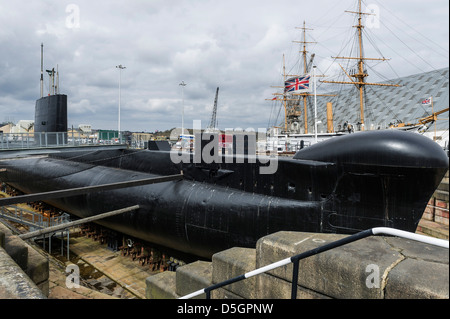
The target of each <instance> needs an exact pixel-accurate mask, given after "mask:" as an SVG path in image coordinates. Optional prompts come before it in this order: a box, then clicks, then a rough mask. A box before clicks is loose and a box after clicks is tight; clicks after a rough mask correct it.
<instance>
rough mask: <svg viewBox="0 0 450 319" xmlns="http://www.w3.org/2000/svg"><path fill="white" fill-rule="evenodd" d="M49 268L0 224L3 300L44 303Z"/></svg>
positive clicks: (37, 254)
mask: <svg viewBox="0 0 450 319" xmlns="http://www.w3.org/2000/svg"><path fill="white" fill-rule="evenodd" d="M48 279H49V264H48V260H47V258H45V257H44V256H42V255H41V254H39V253H38V252H37V251H36V250H35V249H34V248H32V247H31V246H30V245H29V244H27V243H26V242H25V241H23V240H22V239H20V238H19V237H18V236H16V235H14V234H13V233H12V232H11V230H10V229H9V228H8V227H6V226H5V225H4V224H2V223H1V222H0V299H45V298H46V297H47V296H48V291H49V281H48Z"/></svg>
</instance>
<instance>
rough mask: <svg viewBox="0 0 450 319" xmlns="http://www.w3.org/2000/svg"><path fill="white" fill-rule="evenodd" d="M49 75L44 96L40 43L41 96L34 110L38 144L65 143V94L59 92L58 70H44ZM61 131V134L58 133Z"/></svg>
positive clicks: (42, 56)
mask: <svg viewBox="0 0 450 319" xmlns="http://www.w3.org/2000/svg"><path fill="white" fill-rule="evenodd" d="M46 72H47V73H48V75H49V80H50V81H49V92H48V96H44V92H43V87H44V76H43V73H44V45H43V44H41V78H40V84H41V97H40V99H38V100H37V101H36V107H35V112H34V132H35V133H36V134H35V141H36V143H37V144H39V146H40V145H46V146H47V145H54V144H66V143H67V134H64V133H67V95H64V94H59V72H58V67H57V68H56V71H55V69H54V68H52V69H51V70H46ZM59 133H62V134H59Z"/></svg>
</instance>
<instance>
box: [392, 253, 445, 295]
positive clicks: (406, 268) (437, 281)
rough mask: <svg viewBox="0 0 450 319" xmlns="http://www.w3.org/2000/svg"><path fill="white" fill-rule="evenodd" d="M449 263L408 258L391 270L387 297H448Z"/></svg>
mask: <svg viewBox="0 0 450 319" xmlns="http://www.w3.org/2000/svg"><path fill="white" fill-rule="evenodd" d="M448 283H449V269H448V264H447V265H446V264H441V263H436V262H430V261H425V260H416V259H412V258H408V259H406V260H404V261H402V262H401V263H399V264H398V265H397V266H396V267H395V268H394V269H392V270H391V271H390V272H389V275H388V280H387V285H386V299H448V298H449V284H448Z"/></svg>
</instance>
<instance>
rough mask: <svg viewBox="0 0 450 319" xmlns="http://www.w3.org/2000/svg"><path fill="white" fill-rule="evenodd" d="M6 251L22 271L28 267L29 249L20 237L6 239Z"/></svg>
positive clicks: (7, 237) (13, 236) (12, 236)
mask: <svg viewBox="0 0 450 319" xmlns="http://www.w3.org/2000/svg"><path fill="white" fill-rule="evenodd" d="M5 251H6V252H7V253H8V255H10V256H11V258H12V259H13V260H14V261H15V262H16V263H17V265H19V267H20V268H22V269H27V267H28V247H27V246H26V245H24V241H23V240H22V239H20V238H19V237H18V236H15V235H11V236H6V238H5Z"/></svg>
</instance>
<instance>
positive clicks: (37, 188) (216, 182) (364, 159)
mask: <svg viewBox="0 0 450 319" xmlns="http://www.w3.org/2000/svg"><path fill="white" fill-rule="evenodd" d="M197 139H198V140H199V142H198V144H197V142H196V148H195V149H196V150H199V151H196V152H194V153H193V154H189V153H188V154H183V158H182V160H174V159H177V158H178V157H177V156H180V155H181V154H182V153H180V152H178V151H164V150H149V149H145V150H134V149H127V148H123V149H110V150H101V151H96V150H92V149H87V150H82V151H69V150H65V151H61V152H56V153H52V154H48V155H47V156H44V157H42V156H40V157H28V158H21V159H14V160H3V161H2V162H1V163H0V166H1V168H6V170H3V172H1V173H0V180H1V181H2V182H5V183H7V184H9V185H11V186H12V187H14V188H16V189H18V190H21V191H22V192H24V193H36V192H45V191H53V190H59V189H69V188H75V187H83V186H91V185H102V184H109V183H114V182H121V181H131V180H139V179H144V178H151V177H158V176H164V175H172V174H179V173H180V172H182V173H183V179H182V180H177V181H169V182H164V183H159V184H152V185H145V186H136V187H129V188H124V189H118V190H110V191H100V192H96V193H89V194H86V195H77V196H71V197H65V198H60V199H52V200H48V202H49V204H51V205H53V206H56V207H58V208H60V209H62V210H64V211H66V212H69V213H71V214H73V215H76V216H78V217H89V216H93V215H96V214H100V213H104V212H108V211H113V210H116V209H121V208H124V207H128V206H132V205H136V204H138V205H139V207H140V208H139V209H138V210H136V211H132V212H127V213H124V214H122V215H118V216H114V217H109V218H107V219H104V220H99V221H98V222H97V223H98V224H100V225H103V226H105V227H108V228H110V229H113V230H116V231H118V232H121V233H124V234H127V235H129V236H133V237H134V238H139V239H141V240H144V241H148V242H151V243H155V244H158V245H162V246H164V247H169V248H172V249H176V250H178V251H182V252H185V253H189V254H193V255H196V256H199V257H204V258H211V256H212V255H213V254H214V253H216V252H218V251H221V250H224V249H227V248H230V247H236V246H239V247H254V246H255V243H256V241H257V240H258V239H259V238H261V237H263V236H265V235H268V234H271V233H274V232H277V231H281V230H284V231H302V232H323V233H342V234H351V233H356V232H359V231H361V230H365V229H369V228H372V227H392V228H396V229H401V230H405V231H410V232H414V231H415V230H416V228H417V225H418V223H419V221H420V219H421V217H422V214H423V212H424V210H425V207H426V205H427V203H428V201H429V199H430V197H431V196H432V194H433V193H434V191H435V190H436V188H437V186H438V185H439V183H440V182H441V180H442V178H443V176H444V174H445V172H446V171H447V170H448V167H449V161H448V155H447V154H446V153H445V152H444V151H443V150H442V149H441V148H440V147H439V145H438V144H437V143H435V142H433V141H431V140H430V139H428V138H426V137H424V136H422V135H419V134H416V133H410V132H401V131H397V130H383V131H367V132H360V133H355V134H350V135H347V136H341V137H336V138H332V139H330V140H327V141H324V142H320V143H317V144H315V145H313V146H309V147H307V148H304V149H302V150H300V151H298V152H297V153H296V154H295V156H293V157H281V156H280V157H269V158H266V159H267V160H264V161H263V160H259V159H257V157H254V156H253V155H251V154H241V153H239V152H238V154H236V153H233V154H232V155H219V154H215V155H214V154H213V155H214V156H213V158H214V160H213V161H205V160H203V159H200V160H198V159H199V158H198V155H199V152H200V151H201V150H206V148H205V147H208V143H214V140H215V138H211V137H207V136H206V137H205V138H202V137H201V136H198V137H196V141H197ZM200 140H201V141H203V140H206V142H200ZM197 146H198V147H199V148H197ZM209 150H214V148H213V147H210V148H209ZM196 154H197V155H196ZM211 154H212V153H211ZM271 161H276V162H271ZM274 163H275V164H276V165H273V164H274ZM270 165H273V167H275V169H274V170H273V171H272V172H270V173H262V171H263V169H266V170H267V169H268V168H269V167H270Z"/></svg>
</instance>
